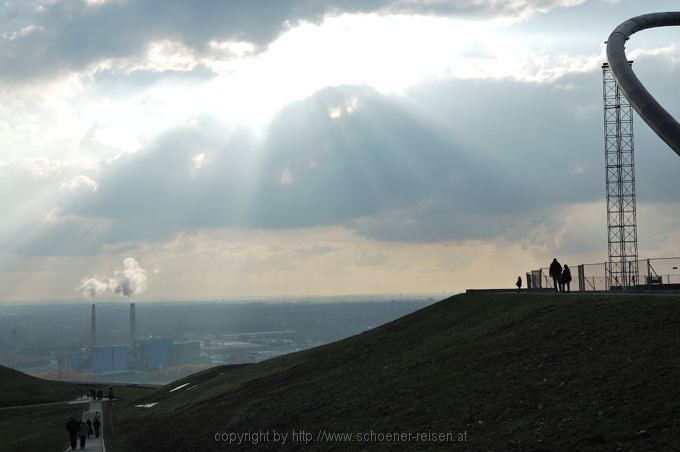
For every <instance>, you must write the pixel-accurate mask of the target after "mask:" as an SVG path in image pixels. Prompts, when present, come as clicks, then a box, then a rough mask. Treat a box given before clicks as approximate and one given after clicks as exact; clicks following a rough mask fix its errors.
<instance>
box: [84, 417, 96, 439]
mask: <svg viewBox="0 0 680 452" xmlns="http://www.w3.org/2000/svg"><path fill="white" fill-rule="evenodd" d="M85 423H86V424H87V437H88V438H89V437H90V436H92V434H93V433H94V430H92V421H91V420H89V419H88V420H87V421H85Z"/></svg>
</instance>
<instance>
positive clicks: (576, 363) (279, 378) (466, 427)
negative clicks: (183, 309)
mask: <svg viewBox="0 0 680 452" xmlns="http://www.w3.org/2000/svg"><path fill="white" fill-rule="evenodd" d="M679 331H680V297H677V296H644V295H640V296H615V295H612V296H593V295H590V296H587V295H576V294H573V295H567V296H564V295H562V296H554V295H545V294H542V295H538V294H536V295H533V294H519V295H518V294H475V295H459V296H455V297H452V298H450V299H447V300H444V301H442V302H439V303H437V304H435V305H432V306H429V307H427V308H424V309H422V310H420V311H417V312H415V313H413V314H411V315H408V316H406V317H403V318H401V319H398V320H396V321H394V322H391V323H389V324H387V325H384V326H382V327H379V328H376V329H374V330H371V331H368V332H365V333H363V334H360V335H357V336H354V337H351V338H348V339H345V340H342V341H339V342H335V343H332V344H329V345H326V346H322V347H318V348H315V349H311V350H308V351H304V352H299V353H295V354H292V355H287V356H283V357H280V358H276V359H272V360H269V361H266V362H263V363H260V364H256V365H245V366H234V367H219V368H215V369H211V370H209V371H206V372H203V373H200V374H196V375H194V376H190V377H188V378H186V379H183V380H180V381H178V382H176V383H174V384H172V385H169V386H167V387H165V388H163V389H160V390H157V391H155V392H154V393H151V394H150V395H149V396H148V398H145V399H144V401H145V402H149V403H152V402H158V405H156V406H154V407H152V408H135V407H134V406H133V405H134V403H128V404H123V403H122V402H118V403H116V407H115V409H114V414H113V416H114V424H115V426H116V427H115V431H116V432H117V433H116V437H115V438H114V442H113V444H115V445H118V447H119V448H121V447H122V448H124V449H121V450H144V451H163V450H177V451H180V450H181V451H199V450H200V451H205V450H224V449H227V446H226V444H224V443H218V442H216V441H215V434H216V433H218V432H237V433H241V434H244V433H247V432H249V431H250V432H258V431H263V432H266V431H269V432H270V435H273V431H274V430H276V431H277V432H280V433H287V434H288V439H287V443H286V444H284V445H281V443H274V442H272V441H266V439H264V438H260V442H259V444H258V448H261V449H263V450H267V449H271V450H281V449H284V450H285V449H300V448H302V447H303V446H304V443H301V442H299V441H298V442H292V432H293V430H295V431H298V432H299V430H300V429H302V430H304V431H305V432H311V433H312V434H313V440H312V443H311V444H308V445H307V447H306V449H307V450H309V449H310V448H311V449H313V450H321V449H324V450H326V449H336V450H347V449H350V450H352V449H365V448H366V447H367V446H370V448H371V449H374V448H377V449H385V450H403V449H405V448H406V449H410V448H421V447H430V448H433V449H442V448H450V447H451V446H456V447H461V448H469V449H471V450H508V449H521V450H540V449H544V450H545V449H550V450H602V449H607V450H615V449H616V448H617V447H621V448H623V449H625V450H628V449H635V450H660V449H664V448H671V447H672V446H671V445H673V444H675V440H676V439H677V437H678V435H679V434H680V426H679V425H678V419H679V418H680V402H678V400H680V386H679V385H678V382H679V381H680V367H678V366H679V365H680V355H679V354H678V353H677V350H678V349H679V347H680V334H679ZM184 384H186V386H183V387H181V388H179V389H177V390H175V391H173V392H169V391H170V390H171V389H173V388H177V387H179V386H181V385H184ZM137 403H139V402H137ZM319 431H325V432H326V434H330V433H341V432H370V431H374V432H383V433H388V432H392V433H401V432H412V433H421V432H426V433H427V432H429V433H440V432H442V433H448V432H452V433H455V434H456V435H457V434H458V433H459V432H461V433H463V432H465V434H466V437H465V438H466V439H467V442H465V443H463V444H450V443H446V444H443V443H442V442H439V441H438V442H434V441H432V439H433V438H432V437H429V439H430V441H429V442H422V441H420V442H413V441H412V442H411V443H409V444H403V443H401V444H400V443H398V442H394V441H392V442H372V443H371V444H369V445H367V444H358V443H356V442H354V443H353V444H349V443H348V442H347V440H346V439H345V440H343V441H340V440H338V439H337V438H336V440H335V441H330V442H321V441H320V442H315V441H314V440H316V439H317V436H316V435H317V434H318V432H319ZM456 435H454V437H455V438H457V439H458V437H457V436H456ZM109 438H110V437H109ZM353 438H354V439H355V441H356V436H354V437H353ZM110 439H111V438H110ZM270 439H272V437H271V436H270ZM299 439H300V436H299V435H298V440H299ZM364 439H366V437H364ZM252 447H253V446H252V442H248V441H247V440H245V439H244V440H243V443H242V444H240V445H236V444H231V445H230V446H229V449H230V450H231V449H236V450H248V449H252ZM116 450H118V449H116Z"/></svg>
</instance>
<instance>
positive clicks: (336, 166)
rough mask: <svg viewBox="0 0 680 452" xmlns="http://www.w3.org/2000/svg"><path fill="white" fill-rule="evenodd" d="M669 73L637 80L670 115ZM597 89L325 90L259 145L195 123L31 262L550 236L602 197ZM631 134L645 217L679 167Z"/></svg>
mask: <svg viewBox="0 0 680 452" xmlns="http://www.w3.org/2000/svg"><path fill="white" fill-rule="evenodd" d="M659 58H660V57H645V58H641V59H640V62H639V64H640V66H644V67H655V66H656V65H659V64H660V63H659V61H658V60H659ZM636 64H637V63H636ZM659 67H662V66H659ZM676 71H677V69H676ZM643 73H645V72H644V71H643ZM673 73H674V71H671V72H668V73H667V72H666V71H665V70H661V71H659V73H658V74H657V75H656V76H653V75H652V74H647V73H645V75H646V76H647V75H649V77H650V78H649V85H650V87H651V89H653V90H654V91H656V92H658V93H661V92H666V93H668V95H667V96H665V97H664V98H665V99H666V101H667V102H666V103H667V104H668V105H669V108H671V107H674V108H677V105H680V103H678V102H680V99H678V95H677V92H676V91H673V83H674V80H675V77H673ZM600 90H601V80H600V74H599V71H593V72H589V73H583V74H575V75H570V76H568V77H565V78H564V79H562V80H560V82H559V83H556V84H549V85H545V84H535V83H522V82H515V81H510V80H468V81H462V80H449V81H444V82H429V83H425V84H423V85H421V86H419V87H417V88H414V89H412V90H410V91H409V92H407V93H405V94H404V95H401V96H393V95H384V94H381V93H379V92H377V91H375V90H373V89H371V88H367V87H361V86H345V87H334V88H326V89H324V90H321V91H319V92H317V93H315V94H314V95H312V96H310V97H309V98H307V99H304V100H302V101H299V102H296V103H293V104H290V105H288V106H287V107H286V108H284V109H283V110H282V111H281V112H280V113H279V114H278V115H277V117H276V118H275V119H274V120H273V122H272V124H271V126H270V128H269V130H268V132H267V134H266V138H265V139H264V140H263V141H255V140H254V139H253V138H251V137H250V136H249V135H248V134H247V133H240V134H239V133H232V132H226V131H225V128H224V127H223V125H222V124H220V123H217V122H214V121H213V120H211V119H210V118H197V120H196V121H194V123H193V124H192V125H187V126H182V127H178V128H175V129H173V130H170V131H168V132H167V133H165V134H164V135H163V136H161V137H159V138H158V139H157V140H156V141H155V142H154V143H153V144H152V145H150V146H148V147H146V148H144V149H141V150H140V151H138V152H136V153H134V154H127V155H125V156H123V157H121V158H119V159H118V160H116V161H114V162H113V163H111V164H110V165H109V167H107V168H104V169H103V171H102V173H101V174H100V175H97V177H96V179H97V183H98V186H99V189H98V191H96V192H84V193H79V194H78V193H76V194H73V195H72V196H73V200H72V202H69V203H66V204H64V205H63V215H64V216H65V217H66V218H69V219H73V221H72V222H70V221H67V222H62V223H59V224H58V225H56V226H52V227H48V228H47V229H46V230H45V231H43V232H40V233H39V236H40V237H39V238H38V239H36V240H30V241H29V242H30V243H31V244H32V245H31V249H32V251H31V252H33V253H40V252H44V250H46V249H50V244H52V245H51V246H52V249H53V250H55V252H57V253H62V252H64V249H65V248H68V246H69V245H68V244H69V243H76V244H77V247H76V248H75V249H78V250H80V251H79V252H88V251H87V250H88V249H89V250H90V251H89V252H94V251H96V250H100V248H101V246H102V245H104V244H125V243H134V242H135V241H140V240H146V241H162V240H166V239H168V238H170V237H172V236H173V235H174V234H176V233H178V232H183V231H190V230H197V229H200V228H224V227H226V228H229V227H245V228H255V229H258V228H260V229H281V228H299V227H315V226H327V225H344V226H345V227H347V228H350V229H351V230H353V231H355V232H356V233H357V234H359V235H362V236H365V237H368V238H371V239H375V240H394V241H406V242H433V241H456V240H466V239H479V240H497V239H500V238H505V239H510V240H514V239H519V238H526V237H524V234H526V231H529V230H532V228H536V227H539V226H541V225H542V226H545V227H547V228H549V229H554V230H557V228H559V227H560V224H561V221H562V220H561V219H560V215H561V210H560V209H562V208H564V207H566V206H573V205H575V204H585V203H590V202H598V201H601V200H602V198H603V192H604V168H603V143H602V141H603V140H602V124H601V122H602V111H601V108H602V107H601V102H602V100H601V91H600ZM671 109H672V108H671ZM636 132H637V140H636V146H637V170H638V196H639V202H641V203H645V202H647V203H650V202H667V203H677V193H678V192H679V191H680V178H677V177H676V176H677V174H678V171H680V161H679V160H678V159H677V157H676V156H675V155H674V154H673V153H672V152H669V151H668V149H666V147H665V146H664V145H663V143H661V142H660V141H659V140H658V138H656V137H655V136H653V134H652V133H651V132H649V130H648V128H647V127H646V126H645V125H644V124H642V123H641V122H640V121H638V122H637V125H636ZM199 157H200V158H199ZM591 214H592V212H591ZM571 215H572V216H573V215H575V214H574V212H573V211H572V212H571ZM576 215H577V214H576ZM603 217H604V212H603ZM75 219H80V221H81V223H79V222H78V220H75ZM644 221H650V222H653V221H656V220H655V219H640V222H641V224H642V223H644ZM82 222H84V223H82ZM88 222H89V223H88ZM83 224H85V225H89V226H87V227H85V226H83ZM92 225H94V226H96V227H93V226H92ZM79 228H80V229H79ZM87 230H90V232H89V233H88V232H87ZM93 231H94V232H93ZM88 234H89V236H88ZM60 237H61V238H60ZM87 237H90V238H89V239H88V238H87ZM88 243H90V245H87V244H88ZM55 244H60V245H59V246H58V249H56V248H54V247H55V246H57V245H55ZM64 244H66V245H64ZM88 246H89V248H88Z"/></svg>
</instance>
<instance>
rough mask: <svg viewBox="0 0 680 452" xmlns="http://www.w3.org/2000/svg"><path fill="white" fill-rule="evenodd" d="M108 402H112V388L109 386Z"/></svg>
mask: <svg viewBox="0 0 680 452" xmlns="http://www.w3.org/2000/svg"><path fill="white" fill-rule="evenodd" d="M109 400H113V386H109Z"/></svg>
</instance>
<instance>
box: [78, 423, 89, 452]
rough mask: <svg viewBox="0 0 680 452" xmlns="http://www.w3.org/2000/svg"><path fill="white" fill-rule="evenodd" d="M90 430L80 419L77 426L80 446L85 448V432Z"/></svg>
mask: <svg viewBox="0 0 680 452" xmlns="http://www.w3.org/2000/svg"><path fill="white" fill-rule="evenodd" d="M89 431H90V427H88V426H87V424H86V423H85V422H83V421H80V426H79V427H78V436H79V437H80V448H81V449H85V440H86V439H87V432H89Z"/></svg>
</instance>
